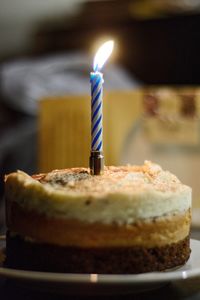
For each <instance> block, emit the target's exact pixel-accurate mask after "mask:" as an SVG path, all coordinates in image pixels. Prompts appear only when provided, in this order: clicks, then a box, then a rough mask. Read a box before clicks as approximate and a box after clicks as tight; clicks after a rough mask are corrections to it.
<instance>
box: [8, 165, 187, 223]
mask: <svg viewBox="0 0 200 300" xmlns="http://www.w3.org/2000/svg"><path fill="white" fill-rule="evenodd" d="M67 172H68V173H67ZM70 172H71V173H70ZM73 172H74V171H73V170H71V171H69V170H65V171H59V172H53V173H49V174H48V175H47V176H46V177H45V178H44V180H43V181H41V182H39V181H38V180H36V179H33V178H32V177H30V176H28V175H27V174H25V173H22V172H18V173H13V174H11V175H9V176H8V177H7V181H6V186H7V187H6V197H7V198H8V199H11V201H16V202H18V203H19V204H20V205H21V206H22V207H25V208H26V209H30V210H35V211H37V212H39V213H42V214H45V215H48V216H53V217H61V218H67V219H77V220H80V221H85V222H90V223H93V222H101V223H104V224H110V223H113V222H115V223H118V224H131V223H134V222H135V221H137V220H138V219H148V218H155V217H160V216H164V215H169V214H177V213H180V212H184V211H186V210H188V209H189V208H190V207H191V194H192V192H191V188H190V187H188V186H186V185H183V184H181V182H180V181H179V180H178V179H177V178H176V176H174V175H172V174H171V173H170V172H168V171H163V170H162V169H161V167H160V166H158V165H154V164H151V163H150V162H145V165H144V166H142V167H141V169H139V168H138V167H131V166H127V167H119V168H117V167H110V168H108V170H107V171H105V174H104V175H103V176H90V175H89V174H88V173H86V172H85V173H84V172H83V176H82V175H77V173H76V176H74V177H73ZM66 173H67V175H66ZM63 174H65V176H64V175H63ZM77 176H78V177H77ZM64 177H65V178H64ZM55 178H56V180H55ZM61 178H62V179H63V178H64V182H62V184H59V183H58V182H59V180H61ZM67 178H68V180H67ZM69 178H70V180H69Z"/></svg>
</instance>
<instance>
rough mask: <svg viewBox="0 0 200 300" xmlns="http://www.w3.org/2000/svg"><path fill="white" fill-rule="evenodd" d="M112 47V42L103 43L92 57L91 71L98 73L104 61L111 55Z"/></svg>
mask: <svg viewBox="0 0 200 300" xmlns="http://www.w3.org/2000/svg"><path fill="white" fill-rule="evenodd" d="M113 47H114V41H108V42H106V43H104V44H103V45H102V46H101V47H100V48H99V50H98V51H97V53H96V55H95V57H94V63H93V69H94V72H97V71H100V70H101V68H102V67H103V65H104V64H105V62H106V60H107V59H108V58H109V56H110V55H111V53H112V50H113Z"/></svg>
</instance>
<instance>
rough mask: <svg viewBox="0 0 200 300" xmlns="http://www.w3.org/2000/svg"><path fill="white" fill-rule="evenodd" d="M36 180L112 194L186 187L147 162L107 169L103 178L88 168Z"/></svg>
mask: <svg viewBox="0 0 200 300" xmlns="http://www.w3.org/2000/svg"><path fill="white" fill-rule="evenodd" d="M32 178H34V179H36V180H38V181H39V182H40V183H42V184H43V185H47V186H52V187H53V188H55V189H64V190H65V191H71V192H73V191H76V192H90V193H99V192H101V193H102V192H103V193H110V192H122V191H123V192H127V193H129V192H133V190H135V191H138V190H139V189H141V188H142V189H144V190H149V189H155V190H158V191H161V192H165V191H166V192H167V191H176V190H178V189H179V188H181V186H182V184H181V182H180V181H179V180H178V178H177V177H176V176H175V175H173V174H171V173H170V172H168V171H163V170H162V168H161V167H160V166H159V165H156V164H153V163H152V162H150V161H145V162H144V165H142V166H131V165H127V166H107V167H105V169H104V174H103V175H101V176H92V175H90V172H89V169H88V168H71V169H64V170H54V171H52V172H50V173H47V174H39V175H34V176H32Z"/></svg>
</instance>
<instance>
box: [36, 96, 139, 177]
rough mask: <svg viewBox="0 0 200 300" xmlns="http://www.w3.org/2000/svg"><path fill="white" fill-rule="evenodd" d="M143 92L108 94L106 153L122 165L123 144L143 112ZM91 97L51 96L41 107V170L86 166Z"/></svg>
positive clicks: (112, 162)
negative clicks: (136, 119)
mask: <svg viewBox="0 0 200 300" xmlns="http://www.w3.org/2000/svg"><path fill="white" fill-rule="evenodd" d="M140 94H141V92H139V91H130V92H110V93H105V95H104V100H103V107H104V115H103V123H104V127H103V130H104V133H103V136H104V156H105V163H106V164H107V165H116V164H119V158H120V154H121V151H122V147H123V143H124V141H125V139H126V137H127V134H128V132H129V130H130V128H131V127H132V126H133V122H134V120H135V118H136V117H138V116H139V112H140V109H141V108H140V105H141V101H140V98H141V96H140ZM90 114H91V112H90V98H89V96H65V97H49V98H45V99H43V100H42V101H40V108H39V171H40V172H47V171H50V170H52V169H58V168H67V167H77V166H79V167H80V166H84V167H88V160H89V155H90V126H91V124H90Z"/></svg>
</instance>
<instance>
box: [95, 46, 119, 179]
mask: <svg viewBox="0 0 200 300" xmlns="http://www.w3.org/2000/svg"><path fill="white" fill-rule="evenodd" d="M113 46H114V42H113V41H108V42H106V43H104V44H103V45H102V46H101V47H100V48H99V50H98V51H97V53H96V55H95V58H94V63H93V70H94V72H92V73H91V74H90V82H91V97H92V99H91V156H90V171H91V174H92V175H100V174H102V172H103V169H104V159H103V102H102V100H103V82H104V81H103V74H102V73H101V72H100V70H101V69H102V67H103V65H104V64H105V62H106V60H107V59H108V58H109V56H110V54H111V53H112V50H113Z"/></svg>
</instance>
